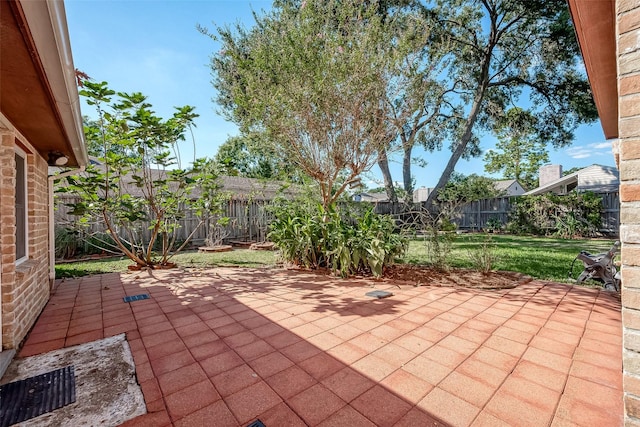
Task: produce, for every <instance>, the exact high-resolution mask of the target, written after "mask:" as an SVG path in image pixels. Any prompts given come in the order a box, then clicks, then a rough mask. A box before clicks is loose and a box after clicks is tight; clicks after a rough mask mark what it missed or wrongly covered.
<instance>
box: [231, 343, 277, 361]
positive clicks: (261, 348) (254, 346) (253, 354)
mask: <svg viewBox="0 0 640 427" xmlns="http://www.w3.org/2000/svg"><path fill="white" fill-rule="evenodd" d="M273 350H274V348H273V347H271V346H270V345H269V344H268V343H267V342H266V341H264V340H261V339H258V340H257V341H254V342H252V343H250V344H247V345H244V346H241V347H236V348H235V351H236V353H238V355H239V356H240V357H242V358H243V359H244V360H246V361H251V360H253V359H256V358H258V357H260V356H264V355H265V354H269V353H271V352H272V351H273Z"/></svg>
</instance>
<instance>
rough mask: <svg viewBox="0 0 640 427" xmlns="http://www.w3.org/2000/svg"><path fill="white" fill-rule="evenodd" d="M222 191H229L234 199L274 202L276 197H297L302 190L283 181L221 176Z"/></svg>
mask: <svg viewBox="0 0 640 427" xmlns="http://www.w3.org/2000/svg"><path fill="white" fill-rule="evenodd" d="M218 179H219V180H220V184H221V185H222V191H228V192H230V193H231V194H232V195H233V198H234V199H257V200H272V199H274V198H275V197H276V196H278V195H281V196H283V197H287V198H290V197H295V196H296V195H298V194H300V188H299V187H298V186H296V185H292V184H289V183H286V182H283V181H266V180H262V179H255V178H244V177H240V176H220V177H219V178H218Z"/></svg>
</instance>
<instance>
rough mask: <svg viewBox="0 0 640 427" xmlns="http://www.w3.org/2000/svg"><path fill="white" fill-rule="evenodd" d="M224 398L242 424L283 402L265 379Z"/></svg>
mask: <svg viewBox="0 0 640 427" xmlns="http://www.w3.org/2000/svg"><path fill="white" fill-rule="evenodd" d="M224 400H225V402H226V403H227V406H229V409H230V410H231V412H232V413H233V415H235V417H236V418H237V419H238V421H240V423H241V424H246V423H248V422H249V421H251V420H253V419H255V418H256V417H258V416H259V415H260V414H262V413H264V412H266V411H268V410H269V409H271V408H273V407H274V406H276V405H277V404H279V403H280V402H282V399H281V398H280V397H279V396H278V395H277V394H276V393H275V392H274V391H273V390H272V389H271V388H270V387H269V386H268V385H267V384H266V383H265V382H264V381H262V382H259V383H257V384H254V385H253V386H251V387H248V388H245V389H243V390H240V391H239V392H237V393H235V394H232V395H231V396H229V397H226V398H225V399H224Z"/></svg>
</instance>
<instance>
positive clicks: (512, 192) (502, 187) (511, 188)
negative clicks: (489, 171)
mask: <svg viewBox="0 0 640 427" xmlns="http://www.w3.org/2000/svg"><path fill="white" fill-rule="evenodd" d="M493 186H494V188H495V189H496V191H499V192H501V193H504V194H505V195H507V196H519V195H521V194H524V192H525V190H524V188H523V187H522V184H520V182H518V180H517V179H503V180H499V181H494V182H493Z"/></svg>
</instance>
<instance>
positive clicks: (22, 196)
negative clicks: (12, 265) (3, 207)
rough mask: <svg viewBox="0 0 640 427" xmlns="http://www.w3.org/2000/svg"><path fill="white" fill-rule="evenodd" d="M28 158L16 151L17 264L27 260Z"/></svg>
mask: <svg viewBox="0 0 640 427" xmlns="http://www.w3.org/2000/svg"><path fill="white" fill-rule="evenodd" d="M27 224H28V222H27V156H26V155H25V154H24V153H22V152H18V151H16V262H20V261H23V260H25V259H26V258H27V255H28V254H27Z"/></svg>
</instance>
